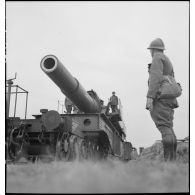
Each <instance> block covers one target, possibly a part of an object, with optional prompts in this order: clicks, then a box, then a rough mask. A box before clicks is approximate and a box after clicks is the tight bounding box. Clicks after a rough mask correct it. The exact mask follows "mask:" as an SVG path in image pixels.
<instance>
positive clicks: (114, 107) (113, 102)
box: [109, 91, 118, 112]
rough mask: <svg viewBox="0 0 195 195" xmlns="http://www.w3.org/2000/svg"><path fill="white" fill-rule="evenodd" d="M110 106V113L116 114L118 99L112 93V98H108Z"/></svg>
mask: <svg viewBox="0 0 195 195" xmlns="http://www.w3.org/2000/svg"><path fill="white" fill-rule="evenodd" d="M109 103H110V106H111V109H112V112H116V110H117V106H118V97H117V96H116V95H115V92H114V91H113V92H112V96H111V97H110V102H109Z"/></svg>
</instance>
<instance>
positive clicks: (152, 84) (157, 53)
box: [146, 38, 178, 161]
mask: <svg viewBox="0 0 195 195" xmlns="http://www.w3.org/2000/svg"><path fill="white" fill-rule="evenodd" d="M147 49H149V50H150V53H151V56H152V64H148V72H149V80H148V93H147V102H146V109H147V110H149V111H150V115H151V117H152V120H153V121H154V123H155V125H156V127H157V128H158V130H159V131H160V133H161V135H162V143H163V149H164V159H165V161H167V160H175V159H176V149H177V139H176V136H175V133H174V131H173V115H174V110H173V109H174V108H177V107H178V104H177V100H176V98H166V99H162V98H159V97H158V95H157V94H158V89H159V87H160V82H161V81H162V80H163V75H170V76H173V77H174V71H173V66H172V63H171V61H170V60H169V58H168V57H167V56H166V55H165V54H164V50H165V46H164V43H163V41H162V39H159V38H158V39H155V40H153V41H152V42H151V44H150V46H149V47H148V48H147Z"/></svg>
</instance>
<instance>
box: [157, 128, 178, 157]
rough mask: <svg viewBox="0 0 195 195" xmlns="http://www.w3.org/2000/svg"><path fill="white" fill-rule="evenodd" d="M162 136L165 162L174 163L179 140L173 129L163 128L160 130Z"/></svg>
mask: <svg viewBox="0 0 195 195" xmlns="http://www.w3.org/2000/svg"><path fill="white" fill-rule="evenodd" d="M160 132H161V134H162V143H163V149H164V160H165V161H174V160H176V150H177V139H176V136H175V134H174V131H173V129H171V128H168V127H163V128H161V129H160Z"/></svg>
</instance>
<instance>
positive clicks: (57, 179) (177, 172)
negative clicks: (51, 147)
mask: <svg viewBox="0 0 195 195" xmlns="http://www.w3.org/2000/svg"><path fill="white" fill-rule="evenodd" d="M188 170H189V168H188V163H165V162H161V161H158V160H153V161H151V160H144V161H136V160H133V161H129V162H127V163H123V162H121V161H117V160H108V161H105V162H66V163H63V162H52V163H50V164H48V163H37V164H27V165H8V166H7V192H15V193H133V192H140V193H146V192H188V191H189V188H188V187H189V181H188V178H189V176H188V175H189V171H188Z"/></svg>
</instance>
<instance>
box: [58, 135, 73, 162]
mask: <svg viewBox="0 0 195 195" xmlns="http://www.w3.org/2000/svg"><path fill="white" fill-rule="evenodd" d="M69 158H70V141H69V135H68V134H67V133H63V134H62V135H61V136H60V135H59V136H58V140H57V143H56V160H63V161H67V160H69Z"/></svg>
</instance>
